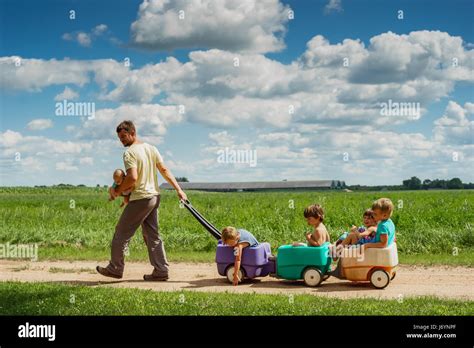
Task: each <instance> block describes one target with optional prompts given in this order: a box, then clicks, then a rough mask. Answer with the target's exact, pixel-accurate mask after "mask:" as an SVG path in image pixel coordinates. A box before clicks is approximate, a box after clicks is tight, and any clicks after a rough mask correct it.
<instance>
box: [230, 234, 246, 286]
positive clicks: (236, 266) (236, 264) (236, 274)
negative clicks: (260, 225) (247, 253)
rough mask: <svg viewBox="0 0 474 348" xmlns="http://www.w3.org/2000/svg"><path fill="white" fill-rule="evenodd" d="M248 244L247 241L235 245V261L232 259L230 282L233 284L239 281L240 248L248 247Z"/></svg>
mask: <svg viewBox="0 0 474 348" xmlns="http://www.w3.org/2000/svg"><path fill="white" fill-rule="evenodd" d="M249 245H250V244H249V243H239V244H237V246H236V247H235V248H234V255H235V261H234V281H233V282H232V284H233V285H238V284H239V281H240V280H241V279H239V270H240V262H241V259H242V249H243V248H246V247H248V246H249Z"/></svg>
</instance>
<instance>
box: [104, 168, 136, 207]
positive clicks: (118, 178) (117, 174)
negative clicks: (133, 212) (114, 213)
mask: <svg viewBox="0 0 474 348" xmlns="http://www.w3.org/2000/svg"><path fill="white" fill-rule="evenodd" d="M112 177H113V179H114V183H113V184H112V187H111V188H110V189H109V191H110V190H111V189H115V188H116V187H117V186H118V185H120V184H121V183H122V182H123V181H124V180H125V172H124V171H123V170H122V169H116V170H115V171H114V174H113V176H112ZM131 193H132V190H127V191H124V192H122V196H123V202H122V204H120V208H122V207H123V206H124V205H125V204H128V202H129V200H130V194H131ZM111 200H112V199H111V198H109V201H111Z"/></svg>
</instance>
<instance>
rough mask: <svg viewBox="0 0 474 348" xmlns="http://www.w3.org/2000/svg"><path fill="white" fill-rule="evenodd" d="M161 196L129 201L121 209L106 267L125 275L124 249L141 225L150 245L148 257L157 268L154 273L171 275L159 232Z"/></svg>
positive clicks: (147, 243)
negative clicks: (109, 258)
mask: <svg viewBox="0 0 474 348" xmlns="http://www.w3.org/2000/svg"><path fill="white" fill-rule="evenodd" d="M159 206H160V196H159V195H158V196H154V197H152V198H149V199H148V198H146V199H138V200H135V201H130V202H129V203H128V204H127V205H126V206H125V209H124V210H123V212H122V216H120V220H119V222H118V223H117V226H115V234H114V238H113V240H112V255H111V260H110V263H109V265H108V266H107V269H108V270H109V271H110V272H112V273H114V274H118V275H122V274H123V269H124V267H125V261H124V252H125V250H126V248H127V247H128V243H129V242H130V239H132V237H133V235H134V234H135V232H136V230H137V229H138V227H139V226H140V225H141V226H142V233H143V239H145V243H146V246H147V248H148V257H149V259H150V263H151V265H152V266H153V267H154V270H153V275H154V276H159V277H160V276H167V275H168V266H169V264H168V261H167V260H166V253H165V247H164V245H163V240H162V239H161V237H160V234H159V232H158V208H159Z"/></svg>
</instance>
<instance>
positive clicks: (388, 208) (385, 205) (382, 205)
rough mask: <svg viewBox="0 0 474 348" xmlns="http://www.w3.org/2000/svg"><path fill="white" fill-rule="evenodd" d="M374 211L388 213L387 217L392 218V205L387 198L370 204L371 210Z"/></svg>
mask: <svg viewBox="0 0 474 348" xmlns="http://www.w3.org/2000/svg"><path fill="white" fill-rule="evenodd" d="M375 209H378V210H380V211H381V212H382V213H384V214H385V213H388V214H389V216H392V212H393V203H392V201H391V200H390V199H389V198H380V199H377V200H376V201H375V202H374V203H373V204H372V210H375Z"/></svg>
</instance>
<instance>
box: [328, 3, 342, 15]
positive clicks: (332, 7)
mask: <svg viewBox="0 0 474 348" xmlns="http://www.w3.org/2000/svg"><path fill="white" fill-rule="evenodd" d="M341 11H343V9H342V3H341V0H329V2H328V3H327V4H326V6H325V7H324V13H326V14H328V13H331V12H341Z"/></svg>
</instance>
